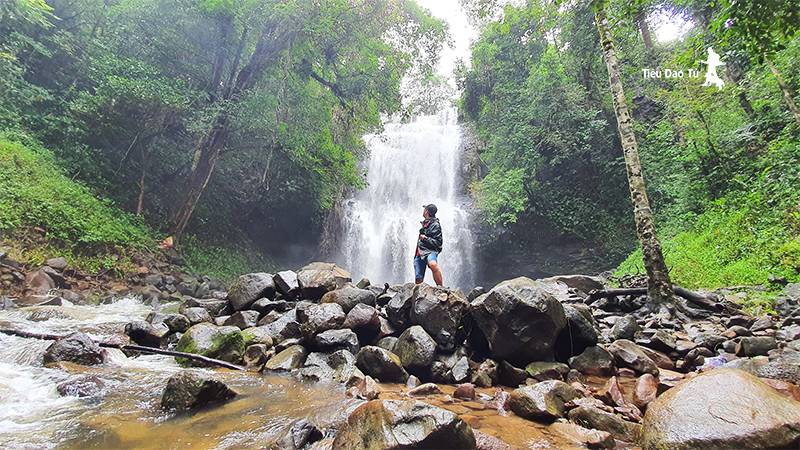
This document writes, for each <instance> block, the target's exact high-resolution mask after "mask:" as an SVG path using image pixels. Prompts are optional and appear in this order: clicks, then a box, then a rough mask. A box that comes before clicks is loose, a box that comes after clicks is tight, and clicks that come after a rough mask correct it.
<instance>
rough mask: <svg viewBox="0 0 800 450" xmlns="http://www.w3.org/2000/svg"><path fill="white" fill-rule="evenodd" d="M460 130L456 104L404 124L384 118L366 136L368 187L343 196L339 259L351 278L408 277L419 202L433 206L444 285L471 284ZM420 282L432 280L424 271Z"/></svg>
mask: <svg viewBox="0 0 800 450" xmlns="http://www.w3.org/2000/svg"><path fill="white" fill-rule="evenodd" d="M460 134H461V133H460V128H459V126H458V124H457V123H456V111H455V109H454V108H451V109H447V110H444V111H442V112H440V113H439V114H437V115H433V116H422V117H418V118H416V119H415V120H414V121H412V122H410V123H389V124H386V126H385V130H384V132H383V133H381V134H379V135H368V136H365V140H366V141H367V145H368V147H369V150H370V156H369V160H368V162H367V188H366V189H364V190H362V191H360V192H358V193H357V194H356V195H355V197H354V198H352V199H349V200H347V201H346V202H345V214H344V221H345V223H344V224H343V225H344V226H343V229H344V236H343V237H342V239H341V243H342V244H341V253H342V255H341V259H342V261H341V262H342V263H343V264H344V266H345V267H347V268H349V270H350V271H351V272H352V274H353V275H354V276H356V277H360V276H366V277H368V278H369V279H370V280H371V281H372V282H376V283H383V282H389V283H402V282H408V281H413V280H414V267H413V258H414V250H415V246H416V243H417V237H418V236H419V229H420V221H421V220H422V205H424V204H428V203H434V204H435V205H436V206H437V207H438V208H439V212H438V214H437V217H438V218H439V220H440V222H441V225H442V233H443V237H444V246H443V251H442V254H441V255H440V257H439V265H440V266H441V268H442V272H443V274H444V283H445V285H446V286H451V287H459V288H462V289H469V288H471V287H472V284H473V276H474V273H473V267H474V255H473V241H472V235H471V233H470V216H469V213H468V203H469V199H468V197H467V196H465V195H462V193H461V192H462V191H463V189H462V186H459V173H460V162H461V161H460V160H461V155H460V152H459V149H460V145H459V144H460V141H461V135H460ZM425 281H426V282H428V283H431V284H433V279H432V275H431V273H430V270H428V271H427V275H426V278H425Z"/></svg>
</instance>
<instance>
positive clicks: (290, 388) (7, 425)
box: [0, 298, 357, 448]
mask: <svg viewBox="0 0 800 450" xmlns="http://www.w3.org/2000/svg"><path fill="white" fill-rule="evenodd" d="M41 309H52V310H58V311H59V312H60V313H61V314H60V317H58V318H53V319H50V320H47V321H44V322H33V321H30V320H28V319H27V318H28V317H29V315H30V314H31V313H32V312H33V311H36V310H41ZM150 310H151V309H150V308H149V307H148V306H146V305H144V304H142V303H141V302H140V301H138V300H136V299H132V298H128V299H123V300H120V301H118V302H115V303H112V304H109V305H100V306H68V307H33V308H22V309H18V310H11V311H0V327H2V328H11V327H13V328H21V329H25V330H28V331H34V332H40V333H57V334H66V333H68V332H72V331H76V330H81V331H84V332H85V333H87V334H89V335H90V336H91V337H92V338H95V339H108V338H109V337H111V336H113V335H115V334H118V333H120V331H121V330H122V327H123V326H124V324H125V323H127V322H129V321H131V320H137V319H142V318H144V317H145V316H146V315H147V313H148V312H149V311H150ZM50 344H51V341H41V340H36V339H27V338H20V337H15V336H8V335H3V334H0V448H55V447H59V448H242V447H262V446H264V445H266V444H268V443H269V442H270V440H272V439H275V438H276V437H277V436H279V434H280V433H281V432H282V431H283V430H284V429H285V427H286V426H287V425H289V424H290V423H291V422H292V421H293V420H295V419H298V418H310V420H313V422H314V423H318V424H326V423H334V422H336V421H337V420H342V419H344V418H345V417H346V415H347V414H348V412H349V411H350V410H351V409H352V408H353V407H355V406H356V405H357V402H356V401H355V400H352V399H348V398H346V397H345V396H344V393H343V389H342V388H341V387H340V386H338V385H330V384H325V383H320V384H305V383H300V382H298V381H296V380H293V379H292V378H290V377H288V376H281V375H260V374H257V373H251V372H234V371H227V370H213V371H212V370H210V369H191V370H196V371H200V372H206V373H212V372H213V373H214V375H215V376H216V377H218V378H220V379H222V380H224V381H225V382H226V383H227V384H228V385H229V386H231V388H233V389H234V390H236V391H237V392H239V394H240V395H239V396H238V397H237V398H236V399H235V400H234V401H231V402H229V403H226V404H225V405H222V406H220V407H217V408H212V409H207V410H203V411H201V412H199V413H197V414H194V415H189V416H179V417H171V416H170V415H168V414H167V413H165V412H163V411H162V410H161V409H160V407H159V402H160V397H161V392H162V391H163V388H164V386H165V385H166V382H167V379H168V378H169V377H170V375H172V374H173V373H175V372H177V371H179V370H184V369H182V368H181V367H179V366H178V365H177V364H176V363H175V360H174V359H173V358H172V357H168V356H158V355H142V356H139V357H136V358H127V357H126V356H125V355H124V354H123V353H122V352H120V351H119V350H115V349H109V356H110V361H109V362H107V363H106V364H104V365H102V366H96V367H82V366H79V365H75V364H61V365H60V366H59V367H53V368H48V367H43V366H42V355H43V354H44V351H45V349H46V348H47V347H48V346H49V345H50ZM79 375H95V376H97V377H98V378H99V379H100V380H101V381H102V382H103V383H104V385H105V386H104V388H103V391H102V392H101V394H100V395H96V396H93V397H88V398H77V397H62V396H61V395H59V393H58V392H57V390H56V385H57V384H58V383H60V382H62V381H66V380H69V379H70V378H74V377H76V376H79Z"/></svg>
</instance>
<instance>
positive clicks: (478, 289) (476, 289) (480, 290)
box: [467, 286, 486, 302]
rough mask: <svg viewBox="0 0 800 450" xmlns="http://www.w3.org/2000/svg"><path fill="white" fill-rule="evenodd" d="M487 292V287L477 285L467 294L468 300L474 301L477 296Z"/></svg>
mask: <svg viewBox="0 0 800 450" xmlns="http://www.w3.org/2000/svg"><path fill="white" fill-rule="evenodd" d="M485 293H486V288H484V287H483V286H475V287H474V288H472V290H470V291H469V294H467V301H469V302H472V301H473V300H475V299H476V298H478V297H480V296H481V295H483V294H485Z"/></svg>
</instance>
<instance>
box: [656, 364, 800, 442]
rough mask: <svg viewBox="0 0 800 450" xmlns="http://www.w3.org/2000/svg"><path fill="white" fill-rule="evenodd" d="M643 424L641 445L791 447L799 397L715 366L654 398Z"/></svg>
mask: <svg viewBox="0 0 800 450" xmlns="http://www.w3.org/2000/svg"><path fill="white" fill-rule="evenodd" d="M642 425H643V428H642V446H643V447H644V448H645V449H667V448H669V449H675V450H680V449H694V448H790V447H791V448H795V446H796V445H797V444H798V443H799V442H800V402H797V401H794V400H791V399H789V398H787V397H784V396H782V395H781V394H779V393H778V392H777V391H776V390H774V389H773V388H771V387H770V386H769V385H767V384H766V383H764V382H762V381H761V380H759V379H758V378H757V377H754V376H753V375H750V374H749V373H747V372H744V371H741V370H737V369H725V368H723V369H715V370H712V371H709V372H706V373H703V374H701V375H698V376H696V377H693V378H691V379H689V380H687V381H684V382H682V383H680V384H678V385H677V386H675V387H674V388H672V389H670V390H668V391H667V392H665V393H664V394H662V395H661V396H660V397H658V398H656V399H655V400H654V401H653V402H652V403H650V405H649V406H648V408H647V413H646V414H645V416H644V421H643V423H642Z"/></svg>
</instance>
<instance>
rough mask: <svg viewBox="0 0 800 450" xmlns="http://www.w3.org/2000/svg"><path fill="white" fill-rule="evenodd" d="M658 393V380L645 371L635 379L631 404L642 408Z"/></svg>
mask: <svg viewBox="0 0 800 450" xmlns="http://www.w3.org/2000/svg"><path fill="white" fill-rule="evenodd" d="M656 395H658V380H657V379H656V377H654V376H653V375H650V374H649V373H646V374H644V375H642V376H640V377H639V378H638V379H637V380H636V387H635V388H634V391H633V404H634V405H636V407H637V408H639V409H644V408H646V407H647V405H648V404H650V402H652V401H653V400H655V399H656Z"/></svg>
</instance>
